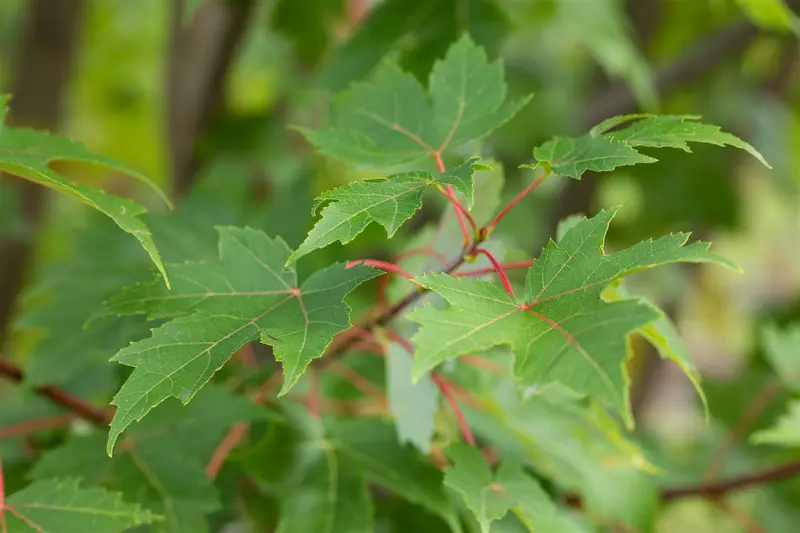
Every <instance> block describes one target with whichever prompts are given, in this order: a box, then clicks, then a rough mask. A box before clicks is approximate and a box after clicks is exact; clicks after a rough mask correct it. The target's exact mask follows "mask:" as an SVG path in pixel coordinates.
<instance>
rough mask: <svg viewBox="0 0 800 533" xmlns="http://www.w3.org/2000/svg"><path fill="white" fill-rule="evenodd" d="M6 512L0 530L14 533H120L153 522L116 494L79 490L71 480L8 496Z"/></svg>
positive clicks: (35, 485) (35, 486)
mask: <svg viewBox="0 0 800 533" xmlns="http://www.w3.org/2000/svg"><path fill="white" fill-rule="evenodd" d="M5 512H6V514H5V520H7V524H6V522H4V524H3V529H4V530H6V527H7V528H8V529H7V531H9V532H13V533H23V532H31V533H33V532H37V533H41V532H43V531H46V532H48V533H68V532H72V531H97V532H98V533H122V532H123V531H125V530H127V529H129V528H131V527H134V526H139V525H143V524H150V523H153V522H154V521H155V520H156V517H155V516H154V515H153V514H151V513H150V512H148V511H145V510H142V509H141V508H140V507H139V506H138V505H136V504H131V503H125V502H123V501H122V500H121V499H120V495H119V494H114V493H111V492H108V491H105V490H103V489H99V488H87V489H82V488H80V487H79V486H78V480H74V479H73V480H46V481H37V482H36V483H33V484H32V485H29V486H27V487H25V488H24V489H22V490H21V491H19V492H15V493H14V494H12V495H10V496H9V497H8V499H7V500H6V502H5Z"/></svg>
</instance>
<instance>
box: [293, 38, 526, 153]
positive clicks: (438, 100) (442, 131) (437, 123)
mask: <svg viewBox="0 0 800 533" xmlns="http://www.w3.org/2000/svg"><path fill="white" fill-rule="evenodd" d="M505 100H506V84H505V81H504V76H503V66H502V64H501V63H500V62H499V61H496V62H494V63H489V62H488V60H487V58H486V54H485V52H484V51H483V50H482V49H481V48H480V47H478V46H477V45H476V44H475V43H474V42H473V41H472V40H471V39H470V38H469V37H467V36H464V37H462V38H461V39H460V40H459V41H458V42H456V43H455V44H453V45H452V46H451V47H450V49H449V50H448V52H447V55H446V56H445V58H444V59H443V60H441V61H438V62H437V63H436V64H435V65H434V67H433V70H432V71H431V75H430V83H429V93H428V94H426V92H425V89H424V88H423V87H422V85H420V83H419V82H418V81H417V79H416V78H414V77H413V76H411V75H410V74H407V73H405V72H403V71H402V70H400V68H399V67H398V66H397V65H394V64H391V63H387V64H384V65H383V66H382V67H381V68H380V69H379V70H378V72H377V73H376V75H375V81H374V82H373V83H363V82H359V83H354V84H353V85H352V86H351V87H350V88H349V89H348V90H347V91H345V92H344V93H342V94H341V95H339V97H338V98H337V99H336V105H335V111H336V112H335V120H334V123H333V126H331V127H328V128H325V129H318V130H310V129H305V128H303V129H301V131H302V133H303V134H304V135H305V136H306V137H307V138H308V139H309V140H310V141H311V142H312V143H313V144H314V145H315V146H316V147H317V148H318V149H319V150H320V151H321V152H322V153H324V154H326V155H329V156H332V157H336V158H339V159H342V160H345V161H349V162H353V163H358V164H372V165H378V166H389V165H399V164H402V163H411V162H413V161H417V160H420V159H423V158H424V157H427V156H433V155H435V154H441V153H442V152H444V151H446V150H448V149H454V148H457V147H459V146H460V145H462V144H464V143H465V142H467V141H471V140H475V139H479V138H481V137H485V136H486V135H488V134H489V133H490V132H491V131H492V130H494V129H495V128H497V127H499V126H501V125H503V124H504V123H506V122H507V121H508V120H510V119H511V118H512V117H513V116H514V115H515V114H516V113H517V111H519V109H520V108H521V107H522V106H523V105H525V103H527V101H528V100H529V98H523V99H521V100H518V101H515V102H506V101H505Z"/></svg>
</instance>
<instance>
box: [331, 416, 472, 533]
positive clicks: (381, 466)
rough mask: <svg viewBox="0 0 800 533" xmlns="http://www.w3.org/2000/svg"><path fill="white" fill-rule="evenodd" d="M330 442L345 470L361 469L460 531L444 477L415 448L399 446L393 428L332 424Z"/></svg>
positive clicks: (371, 422)
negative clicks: (444, 484) (446, 492)
mask: <svg viewBox="0 0 800 533" xmlns="http://www.w3.org/2000/svg"><path fill="white" fill-rule="evenodd" d="M327 438H328V439H329V441H330V442H331V445H332V446H333V447H334V448H335V449H336V450H337V452H339V454H340V456H341V458H342V460H343V463H342V468H345V469H357V470H358V471H360V472H361V473H362V474H363V475H364V476H365V477H366V478H367V479H368V480H370V481H373V482H375V483H378V484H380V485H384V486H385V487H387V488H388V489H390V490H391V491H392V492H394V493H395V494H397V495H398V496H401V497H402V498H404V499H406V500H408V501H410V502H413V503H417V504H419V505H422V506H423V507H425V508H426V509H428V510H429V511H431V512H432V513H434V514H436V515H438V516H440V517H441V518H442V519H443V520H444V521H445V522H446V523H447V524H448V525H449V526H450V529H451V530H452V531H454V532H458V531H460V530H461V529H460V527H459V525H458V519H457V518H456V516H455V512H454V509H453V507H452V504H451V503H450V501H449V500H448V497H447V495H446V494H445V493H444V491H443V488H442V473H441V472H440V471H439V470H438V469H437V468H436V467H434V466H433V465H432V464H431V463H429V462H427V461H425V460H424V459H423V458H422V456H420V455H419V453H417V452H416V451H415V450H414V449H413V448H411V447H409V446H407V445H406V446H403V445H400V444H399V443H398V439H397V435H396V434H395V432H394V430H393V428H392V427H391V425H390V424H386V423H385V422H382V421H379V420H370V419H358V420H346V421H345V420H343V421H335V422H333V421H332V422H331V423H329V425H328V436H327Z"/></svg>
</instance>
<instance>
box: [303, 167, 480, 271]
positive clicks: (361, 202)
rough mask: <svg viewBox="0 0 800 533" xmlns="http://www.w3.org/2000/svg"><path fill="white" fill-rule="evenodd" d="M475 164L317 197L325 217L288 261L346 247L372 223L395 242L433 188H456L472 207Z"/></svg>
mask: <svg viewBox="0 0 800 533" xmlns="http://www.w3.org/2000/svg"><path fill="white" fill-rule="evenodd" d="M475 161H476V160H474V159H473V160H470V161H467V162H466V163H464V164H463V165H461V166H460V167H459V168H458V169H456V170H455V171H453V172H444V173H442V174H441V175H440V176H438V177H436V176H434V175H433V174H431V173H429V172H407V173H404V174H395V175H392V176H389V177H387V178H383V179H376V180H369V181H357V182H354V183H351V184H349V185H345V186H344V187H340V188H338V189H333V190H330V191H326V192H324V193H322V194H321V195H320V196H318V197H317V203H316V205H315V207H314V211H317V210H318V209H319V207H320V205H322V204H326V203H328V202H331V203H329V204H327V205H326V206H325V207H324V208H323V209H322V217H321V218H320V220H319V221H318V222H317V223H316V225H315V226H314V228H313V229H312V230H311V231H310V232H309V233H308V237H306V240H305V241H303V244H301V245H300V247H299V248H298V249H297V251H295V252H294V253H293V254H292V256H291V257H290V258H289V260H290V261H294V260H296V259H298V258H300V257H302V256H304V255H306V254H307V253H309V252H311V251H312V250H315V249H317V248H323V247H325V246H327V245H329V244H331V243H332V242H335V241H339V242H341V243H342V244H347V243H348V242H350V241H352V240H353V239H354V238H356V236H358V234H359V233H361V232H362V231H364V229H365V228H366V227H367V226H368V225H369V224H370V223H371V222H373V221H374V222H377V223H378V224H380V225H381V226H383V227H384V228H385V229H386V235H387V237H389V238H392V237H393V236H394V234H395V233H396V232H397V230H398V229H399V228H400V226H402V225H403V223H405V222H406V221H408V219H409V218H411V216H412V215H413V214H414V213H416V212H417V211H418V210H419V209H420V208H421V207H422V193H423V192H424V191H425V190H426V189H428V188H429V187H431V186H434V187H437V188H443V187H453V188H454V189H456V190H457V191H459V192H460V193H461V194H463V195H464V197H465V198H466V199H467V205H468V206H469V207H472V196H473V193H472V189H473V186H472V173H473V169H474V167H475V166H476V165H474V163H475Z"/></svg>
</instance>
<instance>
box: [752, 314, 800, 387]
mask: <svg viewBox="0 0 800 533" xmlns="http://www.w3.org/2000/svg"><path fill="white" fill-rule="evenodd" d="M761 338H762V343H763V346H764V355H766V357H767V360H768V361H769V362H770V364H771V365H772V368H773V369H774V370H775V373H776V374H778V377H779V378H780V379H781V382H782V383H783V385H784V386H785V387H787V388H789V389H791V390H793V391H795V392H800V323H795V324H790V325H789V326H787V327H785V328H782V329H781V328H778V326H777V325H775V324H767V325H765V326H764V327H763V328H762V329H761Z"/></svg>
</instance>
